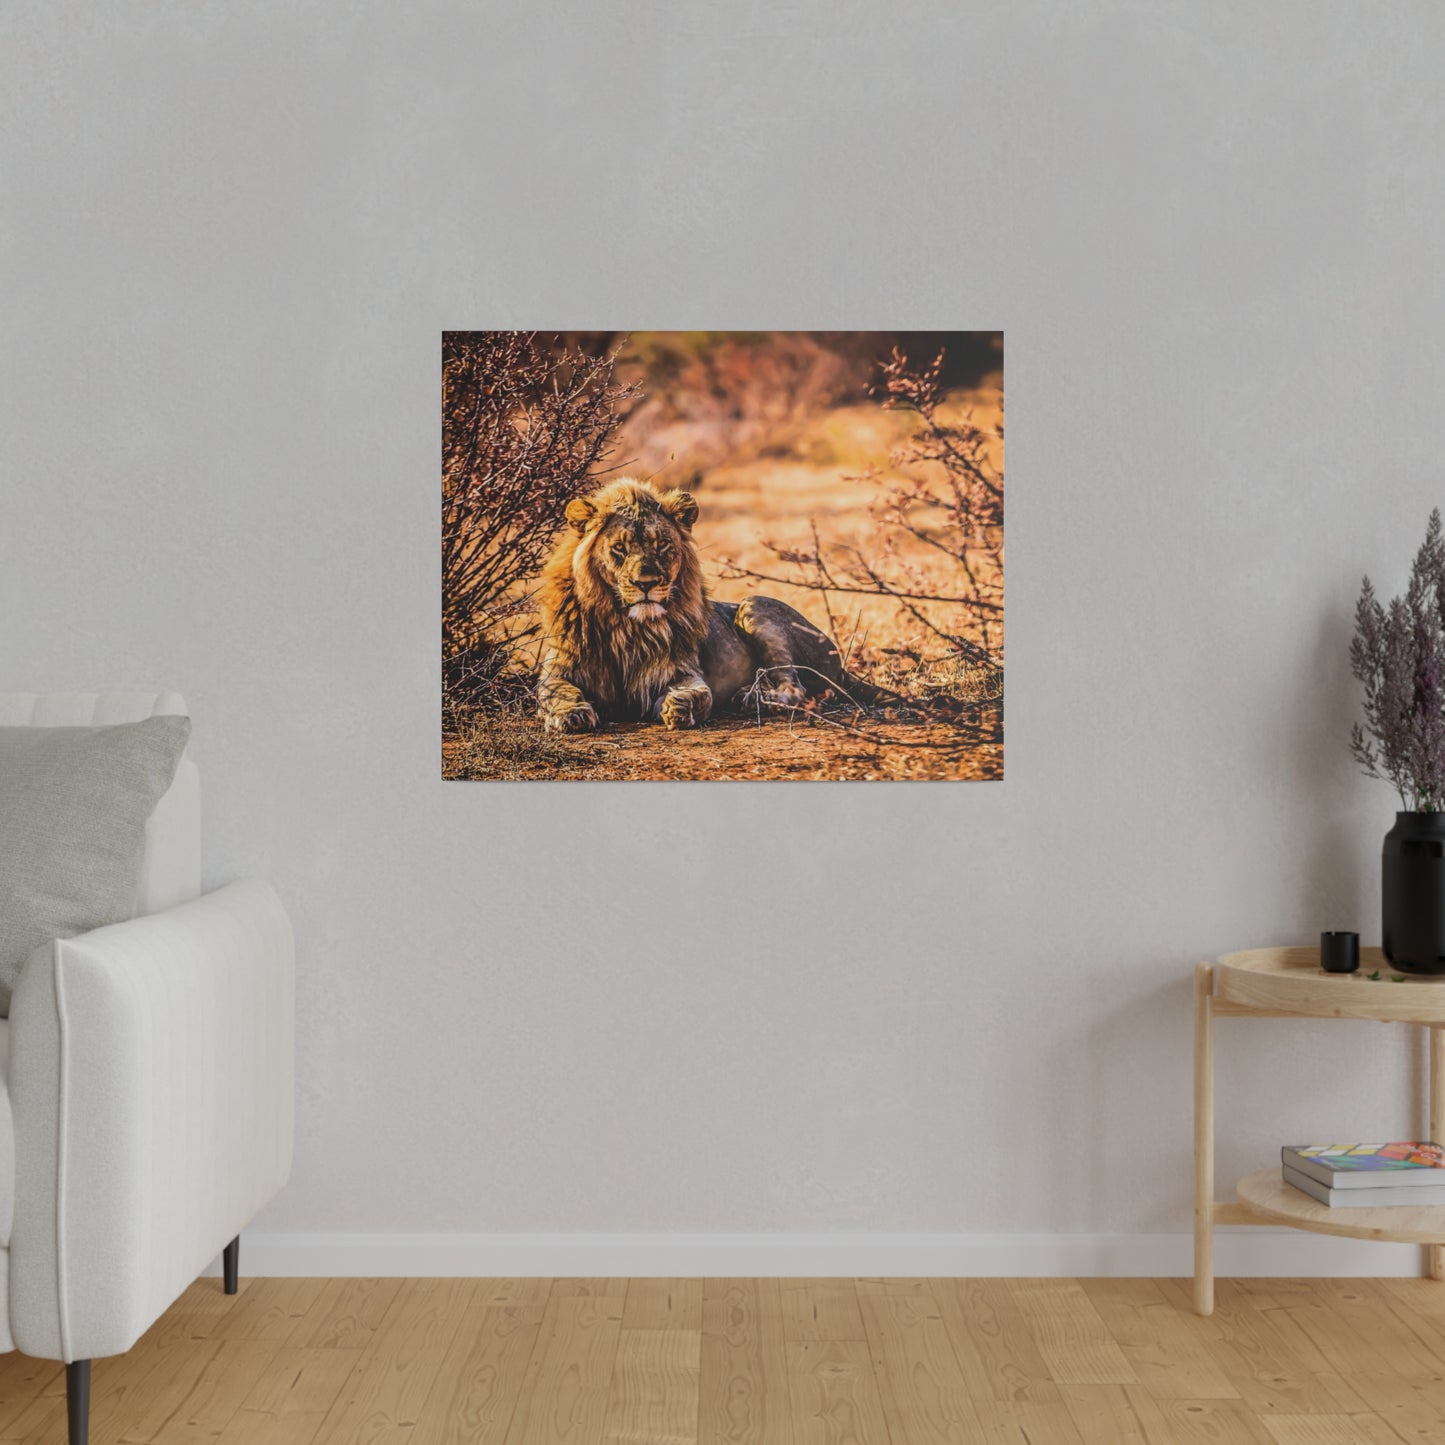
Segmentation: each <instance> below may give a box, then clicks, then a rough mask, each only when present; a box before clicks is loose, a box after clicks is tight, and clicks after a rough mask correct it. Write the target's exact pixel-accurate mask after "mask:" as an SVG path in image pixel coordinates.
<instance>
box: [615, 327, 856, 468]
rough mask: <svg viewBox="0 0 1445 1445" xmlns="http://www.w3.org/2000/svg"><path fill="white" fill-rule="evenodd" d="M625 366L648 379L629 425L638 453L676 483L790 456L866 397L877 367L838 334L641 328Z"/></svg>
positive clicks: (642, 462)
mask: <svg viewBox="0 0 1445 1445" xmlns="http://www.w3.org/2000/svg"><path fill="white" fill-rule="evenodd" d="M619 367H620V369H621V370H623V371H626V372H628V373H629V374H631V371H632V369H633V368H636V369H637V370H638V371H639V372H640V373H641V374H642V375H644V376H645V377H646V378H647V389H648V397H647V400H646V401H645V402H643V403H642V404H640V405H639V406H638V407H637V408H636V409H635V410H634V411H633V412H632V414H631V415H630V416H629V417H628V419H627V422H626V426H625V438H626V443H627V448H628V451H629V454H630V455H632V456H633V457H634V458H635V461H636V463H637V466H638V468H639V469H640V470H641V471H642V472H643V473H644V474H655V475H658V476H659V479H660V480H662V481H665V482H667V483H668V484H669V485H671V484H682V485H690V484H693V483H695V482H696V480H697V479H698V478H699V477H701V476H703V475H705V474H706V473H707V472H708V471H709V470H710V469H712V468H713V467H717V466H721V465H724V464H727V465H738V464H739V463H742V462H747V461H750V460H752V459H753V458H755V457H758V456H762V455H778V454H781V453H783V452H785V451H786V450H787V449H788V448H789V446H790V445H791V444H792V442H793V441H794V439H795V438H796V436H797V435H798V433H799V431H800V430H801V429H802V428H803V427H804V426H805V425H806V424H807V423H808V422H810V421H812V420H813V419H815V418H816V417H817V416H818V415H819V414H821V413H824V412H826V411H827V410H828V408H830V407H832V406H835V405H837V404H838V403H839V402H840V401H843V400H846V399H849V398H856V399H857V400H860V401H861V400H862V399H863V398H864V396H865V395H866V391H867V381H868V371H869V363H868V361H867V359H866V356H865V355H864V354H863V353H862V351H861V350H859V349H857V348H853V349H850V348H849V347H848V346H847V345H846V344H845V343H844V342H842V341H840V339H839V338H836V337H834V338H829V339H828V341H827V343H826V344H825V343H824V342H823V341H820V340H819V339H818V338H817V337H814V336H812V335H810V334H809V333H807V332H781V333H753V332H746V331H738V332H728V331H722V332H715V331H679V332H639V333H636V334H635V335H634V336H632V337H631V338H630V339H629V340H628V343H627V345H626V346H625V347H624V349H623V351H622V353H621V356H620V359H619Z"/></svg>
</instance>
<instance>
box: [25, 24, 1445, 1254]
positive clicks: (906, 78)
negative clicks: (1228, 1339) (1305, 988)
mask: <svg viewBox="0 0 1445 1445" xmlns="http://www.w3.org/2000/svg"><path fill="white" fill-rule="evenodd" d="M0 26H3V30H0V57H3V59H0V65H3V73H0V132H3V136H4V156H3V185H4V196H3V222H0V224H3V237H4V241H3V245H4V251H3V256H4V280H5V303H4V310H5V315H4V321H3V326H0V358H3V372H0V397H3V405H4V422H3V426H0V619H3V621H0V683H3V685H4V686H6V687H12V688H13V687H20V688H26V689H50V688H62V687H85V688H92V687H100V686H108V685H110V686H130V685H135V686H139V685H166V686H172V687H176V688H179V689H181V690H182V691H183V692H184V693H185V695H186V697H187V698H188V699H189V701H190V703H191V705H192V707H193V710H194V713H195V718H196V739H197V741H196V753H197V755H198V758H199V760H200V762H201V765H202V773H203V779H204V786H205V790H206V808H207V817H206V829H207V848H208V855H207V874H208V877H209V878H210V879H211V880H212V881H217V882H218V881H221V880H223V879H227V878H231V877H234V876H236V875H239V874H244V873H261V874H265V875H267V876H268V877H270V878H272V879H273V880H274V881H275V883H276V885H277V887H278V888H279V889H280V890H281V892H282V894H283V895H284V897H285V899H286V901H287V903H288V904H289V906H290V907H291V909H292V910H293V913H294V916H295V919H296V925H297V931H298V935H299V940H300V971H301V978H300V1009H301V1015H300V1039H301V1050H302V1059H301V1071H300V1080H301V1082H300V1101H299V1102H300V1117H299V1137H298V1154H297V1165H296V1171H295V1177H294V1182H293V1184H292V1185H291V1187H290V1188H289V1190H288V1191H287V1192H286V1193H285V1195H284V1196H283V1197H282V1198H281V1199H280V1200H279V1201H278V1202H277V1203H276V1204H275V1205H274V1206H272V1208H271V1210H270V1211H269V1213H268V1216H267V1218H268V1222H270V1223H271V1224H273V1225H276V1226H286V1227H295V1228H318V1229H320V1228H328V1229H330V1228H337V1229H348V1228H378V1229H381V1228H398V1229H401V1228H405V1229H417V1230H426V1229H433V1228H435V1229H475V1230H492V1229H528V1230H568V1229H576V1230H594V1229H595V1230H606V1229H629V1230H648V1229H688V1230H809V1229H829V1228H844V1227H846V1228H859V1229H867V1228H876V1229H880V1230H882V1229H899V1230H902V1229H914V1228H916V1229H930V1230H932V1229H937V1230H952V1229H960V1230H985V1229H1015V1230H1060V1231H1062V1230H1110V1231H1119V1230H1159V1229H1164V1230H1169V1229H1177V1228H1183V1227H1185V1226H1186V1223H1187V1217H1188V1216H1187V1198H1188V1183H1187V1168H1188V1155H1189V1082H1188V1081H1189V1063H1188V1058H1189V1053H1188V1051H1189V1023H1188V1009H1189V991H1188V972H1189V968H1190V965H1191V964H1192V963H1193V962H1194V961H1195V960H1196V959H1197V958H1200V957H1204V956H1209V955H1212V954H1214V953H1217V952H1219V951H1221V950H1225V949H1228V948H1231V947H1237V946H1242V945H1248V944H1257V943H1270V942H1285V941H1292V940H1299V939H1306V938H1308V937H1309V936H1311V935H1312V934H1313V933H1314V932H1316V931H1317V930H1318V929H1319V928H1321V927H1330V926H1333V927H1358V928H1360V929H1361V930H1362V931H1363V932H1364V933H1365V934H1366V935H1367V936H1374V935H1375V934H1376V933H1377V924H1376V911H1377V907H1378V883H1377V869H1378V864H1377V861H1376V859H1377V854H1378V848H1379V841H1380V837H1381V835H1382V833H1383V832H1384V830H1385V828H1386V827H1387V826H1388V825H1389V822H1390V819H1391V813H1392V809H1393V806H1394V804H1393V802H1392V798H1391V795H1390V794H1389V793H1388V791H1387V790H1386V788H1385V787H1384V785H1382V784H1371V783H1368V782H1366V781H1363V780H1360V779H1357V778H1356V777H1355V776H1354V774H1353V772H1352V769H1351V764H1350V761H1349V758H1348V756H1347V753H1346V748H1345V740H1346V734H1347V729H1348V726H1349V722H1350V719H1351V717H1352V710H1353V707H1354V692H1353V685H1352V683H1351V681H1350V679H1349V675H1348V669H1347V664H1346V657H1345V649H1346V642H1347V636H1348V629H1349V614H1350V609H1351V606H1352V603H1353V598H1354V594H1355V590H1356V588H1357V585H1358V581H1359V576H1360V574H1361V573H1362V572H1364V571H1366V570H1368V571H1369V572H1370V573H1371V575H1372V576H1374V577H1375V578H1376V579H1377V581H1379V582H1380V583H1381V584H1383V585H1384V586H1386V587H1388V588H1390V589H1395V588H1397V587H1398V586H1399V584H1400V583H1401V581H1402V578H1403V575H1404V571H1405V568H1406V566H1407V563H1408V560H1409V556H1410V554H1411V553H1412V551H1413V549H1414V547H1415V545H1416V543H1417V542H1418V539H1419V537H1420V535H1421V533H1422V532H1423V528H1424V523H1425V518H1426V515H1427V514H1428V512H1429V510H1430V508H1431V507H1432V506H1433V505H1435V504H1436V503H1437V502H1441V501H1445V485H1442V479H1445V461H1442V457H1441V450H1442V447H1441V420H1440V418H1441V396H1442V381H1445V367H1442V337H1445V289H1442V279H1441V278H1442V275H1445V267H1442V264H1441V262H1442V243H1441V237H1442V236H1445V195H1442V186H1441V172H1440V157H1441V155H1442V154H1445V102H1442V99H1441V91H1440V84H1439V80H1440V75H1441V70H1442V65H1445V11H1442V9H1441V8H1440V7H1439V6H1438V5H1435V4H1433V3H1413V4H1409V3H1395V4H1390V5H1369V4H1363V3H1361V4H1341V3H1321V0H1298V3H1288V4H1286V3H1274V4H1269V5H1260V4H1258V3H1253V0H1250V3H1233V4H1223V3H1220V4H1209V5H1202V4H1198V3H1173V4H1167V3H1166V4H1161V3H1138V4H1124V3H1112V4H1111V3H1102V0H1096V3H1091V4H1079V3H1062V0H1060V3H1056V4H1043V3H1033V4H1026V5H1020V4H1017V3H1009V4H998V5H992V6H982V5H972V6H957V5H952V4H942V3H934V4H928V5H916V4H901V5H899V4H895V5H879V4H875V3H863V0H858V3H854V0H848V3H840V0H831V3H818V4H808V5H804V4H781V5H780V4H778V3H776V0H772V3H766V4H764V3H756V4H751V3H750V4H716V5H711V6H707V7H701V6H697V7H692V6H685V5H676V4H671V3H669V4H635V3H634V4H628V5H623V4H615V5H601V6H596V5H583V4H580V3H579V4H571V5H557V4H542V5H538V4H525V5H523V4H516V5H505V6H503V5H491V6H473V7H464V6H446V7H438V6H426V5H409V6H399V5H385V4H365V5H340V4H337V5H334V6H330V7H322V6H310V7H305V6H298V5H296V4H295V3H292V0H287V3H284V4H280V3H278V4H264V5H263V4H254V3H253V4H247V5H228V4H219V3H217V4H210V5H185V6H182V5H174V6H156V5H151V4H142V3H131V4H118V5H107V6H97V5H94V4H90V3H75V0H67V3H57V0H43V3H40V0H32V3H13V4H10V5H8V6H6V7H5V10H4V14H3V19H0ZM530 324H540V325H544V326H550V325H557V326H561V325H576V326H625V325H635V326H639V327H644V326H646V327H660V326H676V327H686V326H720V327H729V326H737V327H742V326H749V327H751V326H769V327H869V326H905V327H927V326H938V327H955V326H956V327H1004V328H1005V329H1006V331H1007V347H1008V403H1009V423H1010V443H1009V497H1010V504H1009V505H1010V511H1009V580H1008V620H1009V677H1008V733H1007V748H1008V759H1007V772H1008V780H1007V781H1006V782H1005V783H1002V784H997V785H985V784H971V785H934V786H927V785H912V786H909V785H899V786H887V785H881V784H880V785H873V786H867V785H853V786H847V785H843V786H823V785H818V786H781V785H755V786H750V785H745V784H738V785H711V786H710V785H706V784H698V785H691V786H683V785H679V786H666V785H659V786H641V785H638V786H632V787H623V786H615V785H614V786H609V785H605V784H597V785H587V784H571V785H555V786H538V785H531V786H529V785H490V786H486V785H461V784H443V783H442V782H441V780H440V777H439V774H438V712H439V663H438V657H437V572H438V560H437V459H438V333H439V332H440V331H441V330H442V329H443V328H444V327H455V326H478V327H481V326H522V325H530ZM1221 1068H1222V1070H1223V1079H1222V1082H1221V1091H1220V1092H1221V1097H1220V1110H1221V1125H1222V1128H1223V1129H1224V1130H1225V1131H1226V1134H1227V1141H1226V1143H1225V1145H1224V1147H1223V1150H1222V1154H1221V1159H1220V1173H1221V1177H1222V1178H1223V1179H1227V1178H1229V1177H1230V1176H1232V1175H1233V1174H1234V1173H1236V1172H1238V1171H1239V1170H1241V1169H1243V1168H1245V1167H1255V1166H1257V1165H1258V1164H1262V1163H1264V1162H1266V1161H1268V1160H1269V1159H1270V1158H1271V1157H1273V1153H1274V1149H1275V1147H1276V1146H1277V1145H1278V1144H1279V1143H1280V1142H1281V1141H1287V1140H1298V1139H1303V1138H1313V1137H1320V1136H1326V1135H1328V1136H1342V1135H1348V1134H1355V1133H1358V1134H1366V1135H1380V1134H1383V1133H1386V1132H1388V1131H1394V1130H1404V1129H1408V1128H1410V1127H1411V1126H1412V1125H1413V1124H1415V1123H1416V1122H1418V1119H1417V1117H1416V1115H1415V1114H1414V1112H1413V1103H1414V1102H1415V1101H1414V1099H1413V1098H1412V1096H1411V1095H1410V1093H1409V1088H1410V1085H1411V1082H1412V1080H1413V1081H1414V1082H1415V1083H1416V1084H1417V1085H1418V1068H1419V1057H1418V1049H1417V1048H1416V1046H1414V1045H1407V1044H1406V1043H1405V1042H1404V1041H1403V1040H1401V1039H1400V1038H1398V1037H1396V1036H1395V1035H1393V1034H1392V1033H1390V1032H1389V1031H1387V1030H1384V1029H1380V1028H1378V1027H1374V1026H1369V1025H1358V1026H1352V1025H1341V1026H1329V1025H1318V1026H1316V1025H1298V1024H1297V1025H1287V1024H1273V1023H1268V1022H1266V1023H1254V1024H1241V1025H1235V1026H1233V1027H1232V1028H1231V1029H1230V1030H1229V1033H1228V1036H1227V1037H1226V1038H1225V1039H1224V1040H1223V1052H1222V1059H1221Z"/></svg>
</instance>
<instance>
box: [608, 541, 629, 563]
mask: <svg viewBox="0 0 1445 1445" xmlns="http://www.w3.org/2000/svg"><path fill="white" fill-rule="evenodd" d="M626 559H627V548H626V547H624V546H623V545H622V544H621V543H620V542H619V543H618V544H617V545H616V546H615V547H613V549H612V560H613V561H614V562H623V561H626Z"/></svg>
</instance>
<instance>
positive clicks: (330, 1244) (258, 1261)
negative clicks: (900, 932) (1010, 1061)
mask: <svg viewBox="0 0 1445 1445" xmlns="http://www.w3.org/2000/svg"><path fill="white" fill-rule="evenodd" d="M1193 1248H1194V1245H1193V1239H1192V1237H1191V1236H1190V1235H1188V1234H885V1233H850V1234H400V1233H396V1234H392V1233H377V1234H329V1233H282V1232H274V1233H273V1232H270V1231H266V1230H257V1231H255V1232H253V1233H248V1234H246V1235H244V1236H242V1240H241V1272H242V1274H243V1275H247V1274H248V1275H253V1276H257V1277H267V1276H296V1275H321V1276H343V1275H412V1276H417V1277H421V1278H426V1277H433V1278H435V1277H447V1276H455V1277H469V1276H491V1277H508V1276H512V1277H537V1276H541V1277H548V1276H564V1277H566V1276H588V1275H592V1276H596V1275H602V1276H608V1275H614V1276H628V1275H639V1276H646V1275H663V1276H674V1277H683V1276H690V1275H711V1276H714V1277H726V1276H759V1277H762V1276H770V1275H797V1276H826V1275H858V1276H863V1277H869V1278H872V1277H879V1276H905V1277H906V1276H913V1277H919V1276H944V1277H950V1276H951V1277H967V1276H984V1275H1012V1276H1041V1275H1043V1276H1047V1275H1083V1276H1090V1275H1103V1276H1108V1275H1114V1276H1126V1275H1160V1276H1180V1275H1188V1274H1191V1273H1192V1272H1193V1267H1194V1266H1193ZM1214 1253H1215V1269H1216V1272H1217V1273H1218V1274H1219V1275H1221V1276H1225V1277H1227V1276H1231V1275H1237V1276H1270V1275H1296V1276H1323V1275H1414V1274H1419V1273H1420V1270H1421V1258H1422V1252H1421V1250H1420V1248H1419V1247H1418V1246H1415V1245H1402V1244H1374V1243H1370V1242H1368V1241H1365V1240H1354V1239H1335V1238H1332V1237H1329V1236H1325V1235H1319V1234H1305V1233H1302V1232H1300V1231H1298V1230H1289V1229H1238V1228H1231V1229H1220V1230H1218V1231H1217V1232H1216V1234H1215V1246H1214ZM219 1272H220V1270H219V1261H218V1262H217V1265H216V1267H215V1268H213V1269H212V1270H211V1271H210V1273H213V1274H214V1273H219Z"/></svg>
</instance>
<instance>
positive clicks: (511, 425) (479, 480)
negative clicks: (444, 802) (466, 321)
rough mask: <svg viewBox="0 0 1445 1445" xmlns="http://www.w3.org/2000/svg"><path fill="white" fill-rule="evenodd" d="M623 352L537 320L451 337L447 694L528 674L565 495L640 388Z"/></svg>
mask: <svg viewBox="0 0 1445 1445" xmlns="http://www.w3.org/2000/svg"><path fill="white" fill-rule="evenodd" d="M613 367H614V357H613V356H611V355H596V356H594V355H588V354H587V353H586V352H584V351H581V350H578V349H575V348H569V347H567V346H564V345H561V344H560V343H557V342H555V341H553V342H550V343H549V342H546V341H542V340H539V338H538V336H537V333H536V332H530V331H449V332H446V333H445V334H444V335H443V337H442V669H443V692H444V700H445V705H446V706H447V707H448V708H452V707H455V706H457V705H460V704H468V705H484V706H500V705H505V704H507V703H512V702H516V701H518V700H519V699H520V698H521V697H523V696H525V694H526V691H527V689H528V687H529V686H530V676H529V671H530V670H529V669H522V668H519V667H518V666H517V653H518V649H519V648H520V647H521V646H522V645H523V644H524V643H525V642H526V641H527V640H528V639H529V638H531V637H532V636H533V634H534V633H535V630H536V624H535V623H534V622H531V621H529V620H528V617H527V614H528V612H529V609H530V599H531V592H530V589H529V586H528V584H529V583H530V581H531V579H532V578H533V577H534V576H535V575H536V573H537V570H538V569H539V568H540V566H541V565H542V563H543V562H544V561H545V560H546V558H547V554H548V552H549V551H550V549H551V546H552V541H553V538H554V537H555V536H556V533H557V530H558V528H559V527H561V525H562V523H563V520H564V515H563V514H564V510H565V508H566V506H567V503H568V502H569V501H571V500H572V498H573V497H575V496H577V495H578V494H579V493H582V492H585V491H588V490H590V489H591V488H592V487H593V486H595V485H596V479H597V475H598V473H599V472H602V471H604V470H605V465H604V464H605V462H606V460H607V458H608V456H609V455H610V453H611V451H612V448H613V445H614V441H615V435H616V431H617V426H618V423H619V421H620V418H621V415H622V413H623V411H624V410H625V409H626V408H627V407H628V406H629V405H631V403H632V402H633V401H635V399H636V398H637V397H638V396H639V395H640V391H639V389H638V388H637V387H636V386H627V385H621V384H619V383H618V382H616V381H615V380H614V377H613Z"/></svg>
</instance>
